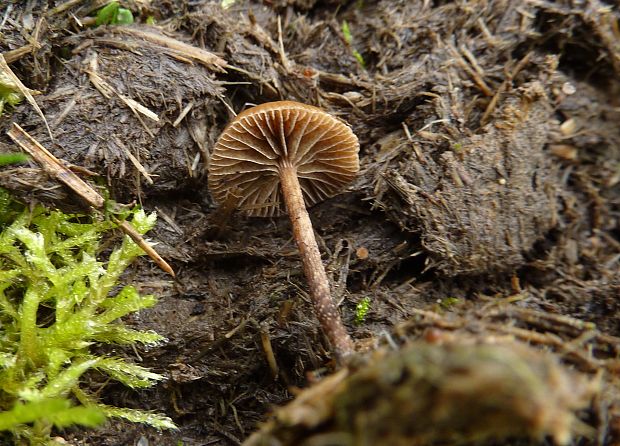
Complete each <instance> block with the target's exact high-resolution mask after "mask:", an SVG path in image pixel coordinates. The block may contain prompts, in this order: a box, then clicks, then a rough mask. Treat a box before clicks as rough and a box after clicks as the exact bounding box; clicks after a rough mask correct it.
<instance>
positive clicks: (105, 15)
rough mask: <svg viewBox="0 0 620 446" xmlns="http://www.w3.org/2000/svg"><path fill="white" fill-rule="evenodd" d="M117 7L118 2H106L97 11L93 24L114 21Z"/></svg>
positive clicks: (106, 23) (108, 23) (107, 23)
mask: <svg viewBox="0 0 620 446" xmlns="http://www.w3.org/2000/svg"><path fill="white" fill-rule="evenodd" d="M119 9H120V6H119V5H118V2H115V1H113V2H110V3H108V4H107V5H105V6H104V7H103V8H101V9H100V10H99V11H98V12H97V16H96V17H95V25H97V26H101V25H110V24H113V23H115V20H116V16H117V14H118V10H119Z"/></svg>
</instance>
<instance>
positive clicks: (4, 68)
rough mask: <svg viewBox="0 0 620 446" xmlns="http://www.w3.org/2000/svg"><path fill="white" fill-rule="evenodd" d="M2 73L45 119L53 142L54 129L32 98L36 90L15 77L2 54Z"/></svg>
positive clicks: (0, 70)
mask: <svg viewBox="0 0 620 446" xmlns="http://www.w3.org/2000/svg"><path fill="white" fill-rule="evenodd" d="M0 73H2V74H4V75H6V76H8V77H9V79H10V80H12V81H13V83H14V84H15V87H16V88H17V89H19V91H20V92H21V94H23V95H24V96H25V97H26V99H27V100H28V103H30V105H32V107H33V108H34V109H35V110H36V111H37V113H38V114H39V116H41V119H43V122H44V123H45V128H46V129H47V132H48V133H49V135H50V138H51V139H52V141H53V140H54V136H53V135H52V129H50V126H49V124H48V123H47V119H45V115H44V114H43V111H42V110H41V108H40V107H39V104H37V101H35V100H34V97H33V96H32V92H33V91H34V90H30V89H29V88H28V87H26V86H25V85H24V84H23V83H22V81H20V80H19V78H18V77H17V76H15V73H13V70H11V67H9V65H8V63H7V62H6V60H5V59H4V56H3V55H2V54H0Z"/></svg>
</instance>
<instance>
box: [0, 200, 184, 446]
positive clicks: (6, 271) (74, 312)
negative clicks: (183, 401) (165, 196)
mask: <svg viewBox="0 0 620 446" xmlns="http://www.w3.org/2000/svg"><path fill="white" fill-rule="evenodd" d="M0 195H2V197H0V216H2V217H3V218H2V219H0V230H1V232H0V412H3V413H1V414H0V430H5V431H9V432H10V433H11V435H12V436H13V437H14V438H15V439H16V441H25V442H30V444H47V443H49V441H50V440H49V438H50V437H49V435H50V432H51V428H52V426H54V425H55V426H58V427H62V426H68V425H72V424H80V425H85V426H93V425H95V424H98V423H100V422H101V421H103V420H104V419H105V417H108V416H115V417H123V418H125V419H129V420H131V421H136V422H143V423H148V424H150V425H152V426H155V427H157V428H174V424H173V423H172V421H171V420H170V419H169V418H167V417H164V416H161V415H158V414H153V413H151V412H147V411H140V410H135V409H122V408H116V407H110V406H106V405H103V404H100V403H98V402H97V401H96V400H95V399H94V398H92V397H91V396H90V395H89V394H88V392H87V391H86V390H84V389H82V388H80V383H79V380H80V378H81V377H82V376H83V374H84V373H85V372H86V371H88V370H96V371H98V372H101V373H103V374H106V375H108V376H109V377H110V378H112V379H115V380H117V381H120V382H122V383H123V384H125V385H127V386H129V387H132V388H142V387H148V386H150V385H152V384H153V383H154V382H156V381H158V380H161V379H163V377H162V376H161V375H158V374H156V373H152V372H150V371H149V370H147V369H145V368H143V367H140V366H137V365H135V364H131V363H129V362H127V361H125V360H124V359H121V358H117V357H109V356H101V355H97V354H94V353H93V352H92V351H91V350H92V349H91V347H92V346H94V345H96V344H101V343H105V344H122V345H130V344H136V343H140V344H145V345H156V344H158V343H161V342H162V341H163V338H162V337H161V336H160V335H158V334H156V333H154V332H145V331H136V330H132V329H129V328H127V327H125V326H124V325H123V324H122V323H121V322H119V318H121V317H122V316H125V315H127V314H129V313H132V312H136V311H139V310H141V309H143V308H148V307H151V306H153V305H154V304H155V302H156V299H155V297H154V296H151V295H147V296H141V295H140V294H139V293H138V292H137V290H136V289H135V288H134V287H132V286H124V287H122V288H120V290H119V286H118V284H119V277H120V275H121V273H122V272H123V271H124V270H125V268H127V266H128V265H129V264H130V263H131V262H132V261H133V260H134V259H135V258H136V257H137V256H139V255H142V254H143V253H142V250H141V249H140V247H138V246H137V245H136V244H135V243H134V242H133V241H132V240H131V239H130V238H129V237H127V236H125V237H124V238H123V241H122V242H121V243H120V245H119V246H117V247H116V248H114V249H112V251H111V253H110V254H109V256H108V257H107V261H105V260H103V258H102V252H101V251H102V249H101V244H100V241H101V239H102V236H103V235H104V234H105V233H106V232H108V231H110V230H111V229H113V227H114V224H113V223H112V222H110V221H98V220H96V219H94V218H91V217H86V216H80V215H71V214H64V213H62V212H58V211H48V210H46V209H44V208H42V207H38V208H36V209H34V210H33V211H29V210H22V209H19V208H18V207H17V206H16V205H15V204H14V203H13V202H11V200H10V199H9V198H8V197H7V195H6V192H4V191H0ZM131 223H132V224H133V226H134V227H135V228H136V229H137V230H138V231H139V232H140V233H145V232H146V231H148V230H149V229H151V228H152V227H153V225H154V224H155V215H154V214H151V215H146V214H145V213H144V212H143V211H142V210H136V211H134V212H132V214H131Z"/></svg>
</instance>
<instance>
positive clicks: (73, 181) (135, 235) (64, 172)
mask: <svg viewBox="0 0 620 446" xmlns="http://www.w3.org/2000/svg"><path fill="white" fill-rule="evenodd" d="M7 134H8V135H9V137H10V138H11V139H12V140H13V141H14V142H15V143H16V144H17V145H19V146H20V147H21V148H22V149H23V150H24V151H26V152H27V153H28V154H30V156H32V158H34V160H35V161H36V162H37V163H39V164H40V165H41V167H42V168H43V170H44V171H45V172H47V173H48V174H49V175H50V176H51V177H52V178H55V179H56V180H58V181H60V182H61V183H63V184H65V185H66V186H68V187H69V188H70V189H71V190H73V191H74V192H75V193H76V194H78V195H79V196H80V197H82V198H83V199H84V200H85V201H86V202H87V203H88V204H89V205H90V206H92V207H94V208H96V209H98V210H101V209H102V208H103V207H104V204H105V200H104V199H103V197H102V196H101V195H100V194H99V193H98V192H97V191H95V190H94V189H93V188H92V187H90V186H89V185H88V184H87V183H86V182H84V181H83V180H82V179H81V178H80V177H78V176H77V175H76V174H74V173H73V172H71V170H69V168H68V167H66V166H65V165H64V164H63V163H62V162H61V161H60V160H59V159H58V158H56V157H55V156H54V155H52V154H51V153H50V152H49V151H48V150H47V149H46V148H45V147H43V146H42V145H41V144H40V143H39V142H38V141H37V140H36V139H34V138H33V137H32V136H30V135H29V134H28V133H27V132H26V131H25V130H24V129H22V128H21V127H20V126H19V125H18V124H16V123H13V124H12V126H11V129H10V130H9V131H8V132H7ZM112 220H113V221H114V222H115V223H117V224H118V226H119V227H120V228H121V230H122V231H123V232H124V233H125V234H127V235H128V236H129V237H131V239H132V240H133V241H134V242H136V244H137V245H138V246H140V247H141V248H142V249H143V250H144V252H145V253H146V254H148V256H149V257H150V258H151V259H153V261H154V262H155V263H156V264H157V265H158V266H159V267H160V268H161V269H162V270H164V271H165V272H167V273H168V274H170V275H171V276H172V277H174V276H175V274H174V270H173V269H172V267H171V266H170V265H169V264H168V263H167V262H166V261H165V260H164V259H163V258H162V257H161V256H160V255H159V254H158V253H157V251H155V249H153V247H151V246H150V245H149V244H148V243H147V242H146V241H145V240H144V238H143V237H142V235H141V234H140V233H139V232H138V231H136V230H135V228H134V227H133V226H131V224H130V223H129V222H126V221H120V220H118V219H117V218H115V217H112Z"/></svg>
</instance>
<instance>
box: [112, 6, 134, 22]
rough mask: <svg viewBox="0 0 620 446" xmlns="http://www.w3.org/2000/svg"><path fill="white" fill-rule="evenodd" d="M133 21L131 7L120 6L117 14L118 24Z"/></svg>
mask: <svg viewBox="0 0 620 446" xmlns="http://www.w3.org/2000/svg"><path fill="white" fill-rule="evenodd" d="M132 23H133V14H132V13H131V11H130V10H129V9H125V8H119V10H118V13H117V14H116V22H115V24H117V25H131V24H132Z"/></svg>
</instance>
